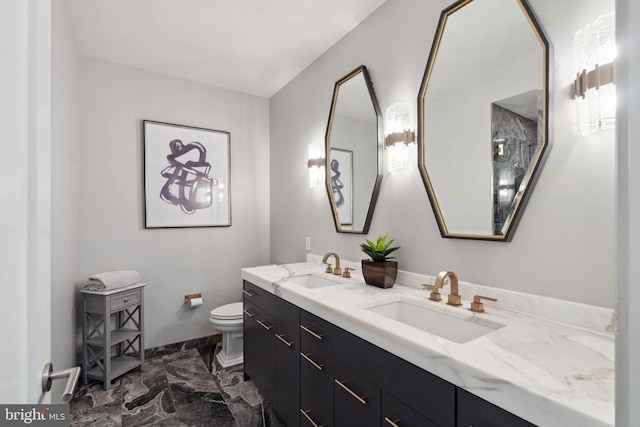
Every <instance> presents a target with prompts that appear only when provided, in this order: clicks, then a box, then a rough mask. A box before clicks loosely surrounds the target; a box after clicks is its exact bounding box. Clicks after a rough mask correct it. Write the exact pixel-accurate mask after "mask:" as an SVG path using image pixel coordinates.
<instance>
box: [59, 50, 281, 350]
mask: <svg viewBox="0 0 640 427" xmlns="http://www.w3.org/2000/svg"><path fill="white" fill-rule="evenodd" d="M80 107H81V112H80V114H79V116H78V117H77V120H78V123H79V126H80V144H81V150H80V151H81V156H80V221H79V228H80V245H79V246H80V267H79V272H80V274H79V275H80V278H86V277H87V276H89V275H90V274H92V273H97V272H101V271H108V270H118V269H134V270H138V271H139V272H140V273H141V275H142V278H143V280H144V281H145V282H146V283H148V286H147V287H146V289H145V304H146V306H145V321H146V324H145V332H146V342H145V347H147V348H148V347H153V346H158V345H163V344H168V343H173V342H178V341H183V340H188V339H191V338H198V337H202V336H206V335H210V334H212V333H214V331H213V329H212V327H211V326H210V323H209V311H210V310H211V309H213V308H215V307H216V306H219V305H221V304H226V303H230V302H234V301H240V299H241V288H242V286H241V279H240V269H241V268H242V267H245V266H253V265H259V264H266V263H268V262H269V196H268V195H269V179H268V176H269V104H268V101H267V100H266V99H264V98H259V97H255V96H249V95H244V94H240V93H237V92H231V91H227V90H222V89H217V88H213V87H210V86H205V85H201V84H195V83H190V82H187V81H184V80H177V79H174V78H169V77H165V76H161V75H156V74H151V73H148V72H144V71H140V70H136V69H133V68H129V67H124V66H119V65H115V64H111V63H107V62H103V61H98V60H94V59H89V58H85V57H82V58H81V60H80ZM144 119H148V120H156V121H161V122H167V123H175V124H181V125H187V126H195V127H202V128H208V129H217V130H223V131H229V132H231V203H232V226H231V227H218V228H182V229H180V228H179V229H148V230H147V229H145V228H144V217H143V212H144V193H143V185H142V182H143V176H142V171H143V165H142V155H143V141H142V120H144ZM69 286H71V284H69ZM196 292H200V293H202V296H203V298H204V302H205V303H204V305H203V306H200V307H199V308H197V309H196V310H189V309H186V308H185V306H184V305H183V300H184V295H186V294H192V293H196Z"/></svg>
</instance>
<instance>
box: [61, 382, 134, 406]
mask: <svg viewBox="0 0 640 427" xmlns="http://www.w3.org/2000/svg"><path fill="white" fill-rule="evenodd" d="M69 405H70V408H69V410H70V412H72V413H82V412H86V411H88V410H93V409H95V408H102V407H112V406H113V407H116V408H120V406H121V405H122V383H121V380H120V379H118V380H116V382H115V383H114V384H113V386H112V387H111V388H110V389H109V390H105V389H104V388H103V387H102V383H101V382H92V383H90V384H87V385H82V386H80V387H79V388H78V389H77V390H76V393H75V397H74V398H73V400H72V401H71V402H70V404H69Z"/></svg>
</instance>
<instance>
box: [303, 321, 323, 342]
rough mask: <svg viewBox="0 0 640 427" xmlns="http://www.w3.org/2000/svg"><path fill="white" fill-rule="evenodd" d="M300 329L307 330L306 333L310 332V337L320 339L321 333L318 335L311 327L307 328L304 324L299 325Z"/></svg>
mask: <svg viewBox="0 0 640 427" xmlns="http://www.w3.org/2000/svg"><path fill="white" fill-rule="evenodd" d="M300 329H302V330H303V331H305V332H307V333H308V334H311V336H312V337H314V338H317V339H319V340H321V339H322V335H318V334H316V333H315V332H313V331H312V330H311V329H309V328H308V327H306V326H304V325H300Z"/></svg>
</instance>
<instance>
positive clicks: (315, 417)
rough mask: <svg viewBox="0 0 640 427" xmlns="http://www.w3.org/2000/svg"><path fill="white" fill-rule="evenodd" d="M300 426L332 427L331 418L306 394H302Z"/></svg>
mask: <svg viewBox="0 0 640 427" xmlns="http://www.w3.org/2000/svg"><path fill="white" fill-rule="evenodd" d="M300 426H302V427H319V426H322V427H331V426H333V423H332V420H331V417H330V416H328V415H327V414H326V413H324V412H323V411H322V409H320V407H319V406H318V405H317V404H316V402H314V401H313V400H312V399H310V398H309V397H308V396H307V395H306V394H304V392H303V393H300Z"/></svg>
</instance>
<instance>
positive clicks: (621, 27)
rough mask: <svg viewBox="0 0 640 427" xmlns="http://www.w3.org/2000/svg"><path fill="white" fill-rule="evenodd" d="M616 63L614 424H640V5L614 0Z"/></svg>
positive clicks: (624, 0)
mask: <svg viewBox="0 0 640 427" xmlns="http://www.w3.org/2000/svg"><path fill="white" fill-rule="evenodd" d="M616 7H617V11H616V27H617V28H616V37H617V45H618V58H617V64H616V79H617V90H618V119H617V120H618V123H617V133H616V135H617V137H618V141H617V165H616V169H617V178H618V181H617V196H618V197H617V207H618V210H617V222H618V227H617V232H618V246H617V248H616V249H617V254H616V255H617V261H618V295H617V297H618V298H617V299H618V300H617V312H618V320H619V328H618V336H617V340H616V425H619V426H635V425H638V423H639V420H640V407H639V406H638V404H637V402H639V401H640V362H639V361H640V312H639V309H640V287H639V286H638V284H639V283H640V191H638V188H639V187H640V160H639V159H640V157H639V156H638V152H639V150H640V139H639V138H640V121H639V120H638V118H640V83H639V82H638V79H637V76H638V75H640V35H639V34H638V31H637V27H638V22H640V2H638V1H636V0H617V1H616Z"/></svg>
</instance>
